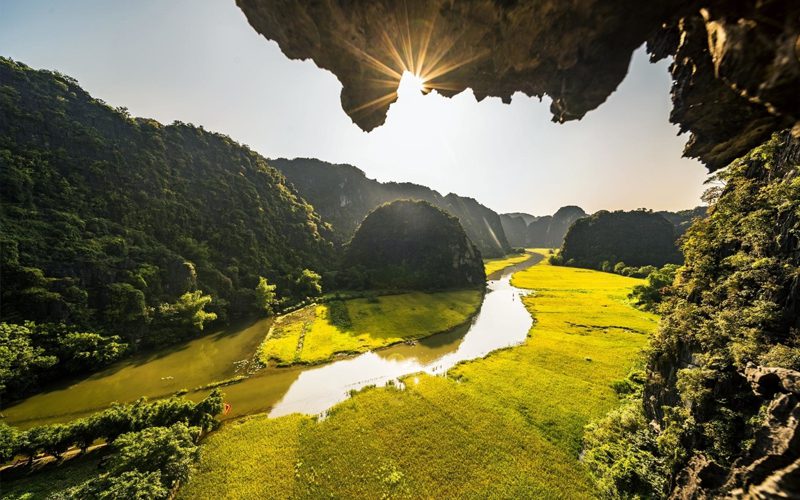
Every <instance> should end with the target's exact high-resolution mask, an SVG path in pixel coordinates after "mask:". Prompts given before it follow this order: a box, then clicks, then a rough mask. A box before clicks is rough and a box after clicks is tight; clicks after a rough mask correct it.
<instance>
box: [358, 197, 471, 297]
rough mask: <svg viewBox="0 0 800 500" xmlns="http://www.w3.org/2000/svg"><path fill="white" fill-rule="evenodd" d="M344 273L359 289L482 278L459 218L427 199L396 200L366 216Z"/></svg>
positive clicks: (441, 284) (422, 286)
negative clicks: (426, 200) (346, 273)
mask: <svg viewBox="0 0 800 500" xmlns="http://www.w3.org/2000/svg"><path fill="white" fill-rule="evenodd" d="M345 271H346V272H348V273H349V277H350V278H351V280H352V284H353V285H355V287H357V288H377V289H421V290H426V289H435V288H457V287H465V286H468V287H474V286H483V285H484V283H485V280H486V274H485V273H484V268H483V261H482V259H481V254H480V252H479V251H478V249H477V248H476V247H475V245H473V243H472V242H470V240H469V239H468V238H467V235H466V234H465V231H464V229H463V228H462V226H461V224H459V222H458V219H456V218H455V217H453V216H452V215H450V214H448V213H447V212H445V211H444V210H442V209H440V208H437V207H435V206H433V205H431V204H430V203H428V202H425V201H409V200H397V201H393V202H391V203H387V204H385V205H381V206H379V207H378V208H376V209H375V210H374V211H372V212H371V213H370V214H369V215H367V217H366V218H365V219H364V222H362V223H361V225H360V226H359V228H358V230H357V231H356V234H355V235H354V236H353V239H352V241H351V242H350V244H349V245H348V247H347V250H346V253H345ZM345 271H343V272H345Z"/></svg>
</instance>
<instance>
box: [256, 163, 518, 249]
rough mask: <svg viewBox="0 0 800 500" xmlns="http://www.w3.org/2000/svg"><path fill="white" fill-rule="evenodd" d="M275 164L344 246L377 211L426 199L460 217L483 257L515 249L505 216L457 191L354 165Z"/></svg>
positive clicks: (465, 229)
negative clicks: (386, 177)
mask: <svg viewBox="0 0 800 500" xmlns="http://www.w3.org/2000/svg"><path fill="white" fill-rule="evenodd" d="M270 164H271V165H273V166H274V167H275V168H277V169H278V170H280V171H281V172H283V174H284V175H285V176H286V178H287V179H288V180H289V181H290V182H291V183H292V184H293V185H294V187H295V188H296V189H297V190H298V192H299V193H300V195H301V196H302V197H303V198H305V199H306V200H308V201H309V202H310V203H311V204H312V205H314V208H315V209H316V210H317V212H318V213H319V214H320V215H322V217H323V219H324V220H325V221H326V222H330V223H331V225H332V226H333V228H334V230H335V232H336V238H337V240H338V241H339V242H340V243H345V242H347V241H348V240H349V239H350V238H351V237H352V236H353V234H354V233H355V230H356V228H357V227H358V225H359V224H360V223H361V221H362V220H363V219H364V217H365V216H366V215H367V214H368V213H369V212H370V211H372V210H373V209H375V207H377V206H379V205H381V204H383V203H387V202H390V201H394V200H401V199H414V200H423V201H427V202H429V203H431V204H433V205H435V206H437V207H439V208H442V209H443V210H445V211H446V212H448V213H450V214H451V215H454V216H455V217H457V218H458V220H459V221H460V222H461V225H462V226H463V227H464V231H466V233H467V236H469V238H470V240H472V242H473V243H474V244H475V245H476V246H477V247H478V249H479V250H480V251H481V254H483V256H484V257H498V256H501V255H505V254H507V253H508V252H509V251H510V250H511V246H510V245H509V243H508V240H507V239H506V236H505V233H504V231H503V226H502V224H501V223H500V217H499V216H498V215H497V213H495V212H494V211H492V210H490V209H489V208H487V207H485V206H483V205H481V204H480V203H478V202H477V201H475V200H474V199H472V198H466V197H462V196H458V195H455V194H452V193H451V194H448V195H447V196H442V195H441V194H439V193H438V192H436V191H434V190H432V189H430V188H428V187H425V186H420V185H418V184H411V183H407V182H378V181H376V180H374V179H369V178H367V176H366V175H365V174H364V172H363V171H361V170H360V169H358V168H356V167H354V166H351V165H334V164H330V163H327V162H324V161H321V160H316V159H310V158H297V159H294V160H286V159H276V160H270Z"/></svg>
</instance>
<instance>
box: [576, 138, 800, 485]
mask: <svg viewBox="0 0 800 500" xmlns="http://www.w3.org/2000/svg"><path fill="white" fill-rule="evenodd" d="M718 177H719V179H720V180H722V181H724V187H720V188H713V189H712V190H710V191H709V192H708V193H707V195H706V196H707V199H709V201H711V205H710V207H709V211H708V217H707V218H705V219H702V220H700V221H697V222H695V223H694V225H692V227H691V228H689V230H688V231H687V232H686V235H685V236H684V240H683V252H684V255H685V256H686V263H685V264H684V266H683V267H682V268H681V269H679V270H678V273H677V278H676V280H675V283H674V284H673V286H672V287H671V291H670V294H669V295H668V296H667V298H666V301H665V303H664V304H663V305H662V306H661V309H660V310H661V312H662V313H663V314H664V317H663V319H662V321H661V325H660V328H659V330H658V332H657V333H656V335H655V336H654V337H653V340H652V346H651V349H650V352H649V360H648V375H647V380H646V384H645V386H644V388H643V394H640V396H639V397H638V398H637V399H634V401H633V402H632V403H631V404H630V406H629V408H628V409H627V410H626V411H625V412H624V413H615V414H611V415H609V416H608V417H607V418H605V419H604V420H603V421H601V422H599V423H598V424H597V425H596V426H595V427H594V428H593V429H592V437H591V439H590V440H589V445H590V446H589V450H588V454H587V457H590V460H589V464H590V466H591V467H592V469H593V472H594V474H595V476H596V477H597V479H598V481H599V483H600V484H601V485H602V486H603V488H604V489H605V490H606V492H607V493H609V494H612V495H631V494H639V495H644V496H662V495H667V494H669V492H670V491H669V490H670V488H672V487H675V486H676V485H678V486H681V485H683V486H685V487H686V488H687V489H686V490H685V492H683V493H682V495H684V494H685V495H687V496H688V495H697V496H705V495H709V496H710V497H711V496H718V495H724V494H728V493H730V491H731V489H732V488H737V487H748V485H747V484H746V483H748V482H752V483H753V486H754V487H755V486H758V483H759V482H761V481H763V480H764V479H765V478H766V477H768V474H770V473H771V472H772V471H774V470H775V468H780V467H784V466H787V465H788V464H789V463H791V461H792V460H794V458H791V457H792V456H794V457H796V455H793V454H796V450H795V451H794V452H792V451H791V446H792V445H790V444H788V443H781V442H780V441H778V442H776V443H775V444H769V442H768V441H763V439H765V436H770V435H773V436H780V435H781V432H784V434H783V435H784V436H789V435H791V434H788V432H789V431H788V430H787V431H780V430H775V429H774V428H773V429H769V428H762V429H761V430H760V431H759V427H760V426H761V425H762V424H768V425H771V426H776V428H777V427H778V426H780V425H783V424H784V420H783V419H784V418H786V416H787V415H792V414H796V412H797V411H798V410H797V408H798V406H797V404H796V399H793V396H791V395H789V396H787V395H786V394H782V393H781V392H782V391H781V390H780V389H779V382H778V379H777V377H775V379H774V380H773V381H772V383H773V385H774V386H775V387H774V388H772V389H770V388H766V387H765V388H763V390H762V391H761V392H760V393H756V392H754V390H753V389H754V388H753V387H751V385H750V383H749V382H752V380H751V381H748V380H747V378H746V376H745V375H746V370H747V369H748V365H749V366H750V367H753V366H755V365H764V366H768V367H773V369H774V368H776V367H777V368H781V367H782V368H789V369H794V370H798V369H800V338H798V328H800V324H798V317H800V314H799V313H800V300H798V297H800V294H799V293H798V292H799V291H800V285H798V283H800V282H799V281H798V276H800V253H798V251H797V249H798V247H799V245H800V238H799V237H798V235H799V234H800V141H798V140H797V139H793V138H792V137H791V135H790V134H789V133H781V134H776V135H775V136H774V137H773V138H772V139H771V140H770V141H768V142H767V143H765V144H764V145H762V146H760V147H758V148H755V149H754V150H752V151H751V152H750V153H749V154H747V155H746V156H744V157H743V158H741V159H739V160H737V161H735V162H733V163H732V164H731V165H730V166H729V167H728V168H727V169H726V170H724V171H722V172H721V173H719V174H718ZM773 395H774V397H775V398H777V399H776V400H774V401H773V400H772V399H771V398H772V397H773ZM793 401H794V402H793ZM778 403H780V404H778ZM767 415H768V416H767ZM651 421H653V422H655V423H657V424H658V425H657V426H654V425H651V424H649V422H651ZM786 425H788V426H789V427H788V428H791V427H792V426H793V425H796V424H792V423H791V422H789V423H787V424H786ZM659 429H660V432H657V430H659ZM795 436H796V434H795ZM757 438H760V439H762V441H761V442H760V443H758V442H757ZM786 439H789V438H788V437H787V438H786ZM784 446H786V448H784ZM784 449H785V450H787V451H786V453H788V455H784V452H783V451H782V450H784ZM770 455H772V456H771V457H770V458H769V459H765V458H764V457H767V456H770ZM753 460H757V461H759V462H761V467H760V469H759V470H758V471H752V470H748V469H747V467H748V466H750V465H751V464H752V462H753ZM645 463H649V464H650V465H649V466H646V467H639V466H638V465H637V464H639V465H641V464H645ZM686 466H691V467H693V469H692V470H691V471H690V472H684V473H681V472H680V471H681V470H682V469H683V468H684V467H686ZM733 466H738V467H742V469H741V470H740V471H739V473H738V476H737V477H731V476H727V475H728V471H729V470H730V469H731V467H733ZM654 470H655V471H656V472H657V473H654V472H653V471H654ZM698 476H701V477H706V478H707V479H705V480H704V482H703V483H702V484H699V483H698V482H697V481H692V480H691V478H692V477H698ZM790 476H791V474H789V475H788V476H787V479H788V478H789V477H790ZM681 477H683V479H681ZM729 478H730V481H729V482H728V483H727V484H726V481H728V480H729ZM723 486H724V488H725V489H723V490H715V488H721V487H723ZM786 486H788V484H785V485H784V486H783V487H786ZM698 488H699V489H698ZM706 488H707V489H706ZM768 488H778V489H780V488H781V486H779V485H778V483H774V484H772V486H768ZM767 491H769V490H767ZM687 492H688V493H687Z"/></svg>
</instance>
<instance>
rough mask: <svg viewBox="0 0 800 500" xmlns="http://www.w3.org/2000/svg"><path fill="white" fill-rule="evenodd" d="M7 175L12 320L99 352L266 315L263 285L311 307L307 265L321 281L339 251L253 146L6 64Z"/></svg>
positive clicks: (1, 117)
mask: <svg viewBox="0 0 800 500" xmlns="http://www.w3.org/2000/svg"><path fill="white" fill-rule="evenodd" d="M0 165H1V166H2V167H1V168H0V202H1V205H2V211H0V245H2V258H0V278H1V279H2V283H3V287H2V304H3V307H2V312H1V313H0V320H2V321H4V322H6V323H10V324H22V323H23V322H24V321H26V320H30V321H35V322H36V323H44V324H45V326H43V327H42V329H45V330H48V331H54V330H57V329H59V328H60V329H62V330H63V331H64V332H72V333H84V334H86V333H88V334H99V335H101V337H102V339H99V340H97V342H98V343H99V344H108V342H112V341H113V342H115V341H116V340H119V339H116V340H113V337H111V335H119V336H120V337H122V339H123V340H124V342H125V343H127V344H128V345H129V346H130V347H131V348H133V349H136V348H139V347H140V346H149V345H159V344H164V343H168V342H173V341H175V340H177V339H180V338H185V337H187V336H192V335H196V334H197V332H199V331H200V330H202V329H203V326H204V324H205V323H208V322H210V321H213V320H214V319H216V320H218V321H221V322H226V321H228V320H229V319H230V318H235V317H241V316H246V315H253V314H263V313H264V311H265V306H264V304H263V303H262V304H259V297H260V298H261V299H262V300H261V301H262V302H263V299H264V296H263V293H261V294H259V292H258V291H257V287H258V286H259V283H260V278H261V277H266V278H267V280H268V281H269V283H271V284H275V285H277V293H278V294H279V296H280V297H281V298H282V299H283V300H298V299H301V298H302V296H303V295H305V293H306V289H307V288H308V287H307V286H306V285H307V283H305V281H304V279H303V269H305V268H311V269H317V270H322V269H323V268H324V267H325V262H326V254H327V253H328V252H329V251H330V249H331V248H332V246H331V244H330V243H328V242H327V240H326V238H327V236H326V235H327V234H328V232H327V229H326V228H325V226H324V225H322V224H321V221H320V219H319V217H318V216H317V215H316V214H315V213H314V211H313V209H312V207H311V206H310V205H308V204H307V203H305V202H304V201H303V200H302V199H301V198H300V197H299V196H298V195H297V194H296V193H294V192H293V191H292V189H291V188H290V187H289V186H287V184H286V183H285V180H284V178H283V176H282V175H281V174H280V173H279V172H277V171H276V170H274V169H273V168H271V167H270V166H269V165H268V164H267V162H266V160H265V159H264V158H262V157H261V156H259V155H258V154H256V153H254V152H253V151H251V150H249V149H248V148H246V147H244V146H241V145H239V144H237V143H235V142H234V141H232V140H231V139H230V138H228V137H226V136H223V135H220V134H214V133H210V132H206V131H205V130H203V129H202V127H194V126H192V125H187V124H182V123H176V124H174V125H169V126H164V125H162V124H160V123H158V122H156V121H154V120H148V119H142V118H132V117H130V116H129V115H128V113H127V111H126V110H125V109H121V108H120V109H112V108H110V107H108V106H107V105H105V104H104V103H103V102H102V101H99V100H97V99H94V98H92V97H91V96H90V95H88V94H87V93H86V92H85V91H84V90H82V89H81V88H80V87H79V86H78V84H77V83H76V82H75V81H74V80H72V79H71V78H69V77H66V76H63V75H60V74H58V73H53V72H48V71H36V70H33V69H30V68H28V67H27V66H25V65H23V64H20V63H17V62H14V61H10V60H8V59H4V58H0ZM51 324H52V325H51ZM61 324H63V325H67V327H63V326H59V325H61ZM17 333H18V332H17ZM64 335H67V333H65V334H64ZM16 338H18V339H20V338H24V336H23V335H21V334H20V335H16ZM83 340H84V341H86V339H85V338H84V339H83ZM20 342H24V340H21V341H20ZM30 344H32V345H33V347H32V349H33V350H34V351H35V350H36V349H38V348H40V347H42V346H41V345H38V344H37V340H36V339H35V338H34V339H33V340H31V342H30ZM59 345H60V344H59ZM39 354H42V355H44V356H47V355H55V353H54V352H50V351H48V350H47V349H45V351H44V352H41V353H39ZM0 355H3V356H5V355H4V354H2V352H0ZM32 356H33V357H36V356H37V354H36V352H33V354H32ZM67 358H68V359H61V358H60V357H59V361H58V363H60V364H68V363H71V362H72V361H70V359H71V358H69V356H67ZM39 361H42V360H39ZM12 362H13V363H23V364H24V360H17V361H9V363H12ZM5 363H6V360H3V365H5ZM48 363H49V361H47V360H45V361H42V362H41V363H39V362H36V363H33V365H32V367H31V369H32V370H34V371H36V370H39V371H41V370H40V369H42V367H43V366H44V365H47V364H48ZM83 368H85V369H87V370H89V369H92V368H93V366H89V364H87V365H86V366H84V367H83ZM20 369H24V367H23V368H20ZM0 376H2V377H5V375H0ZM43 376H44V375H43ZM45 378H47V377H46V376H45ZM2 382H3V381H2V380H0V383H2ZM35 385H36V384H35V383H34V384H29V387H28V389H34V388H35ZM18 395H20V393H16V394H12V397H13V396H18Z"/></svg>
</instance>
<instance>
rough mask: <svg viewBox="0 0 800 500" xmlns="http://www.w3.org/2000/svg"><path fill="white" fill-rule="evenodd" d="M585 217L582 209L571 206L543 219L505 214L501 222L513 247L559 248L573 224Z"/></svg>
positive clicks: (525, 215) (521, 214)
mask: <svg viewBox="0 0 800 500" xmlns="http://www.w3.org/2000/svg"><path fill="white" fill-rule="evenodd" d="M583 217H586V212H584V211H583V209H582V208H580V207H576V206H573V205H570V206H566V207H561V208H559V209H558V210H557V211H556V213H555V214H553V215H545V216H543V217H534V216H533V215H529V214H525V213H516V214H503V215H501V216H500V221H501V223H502V224H503V230H504V231H505V233H506V237H507V238H508V242H509V243H510V244H511V246H514V247H527V248H559V247H561V243H563V241H564V235H566V234H567V230H568V229H569V227H570V226H571V225H572V223H573V222H575V221H576V220H578V219H582V218H583Z"/></svg>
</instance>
